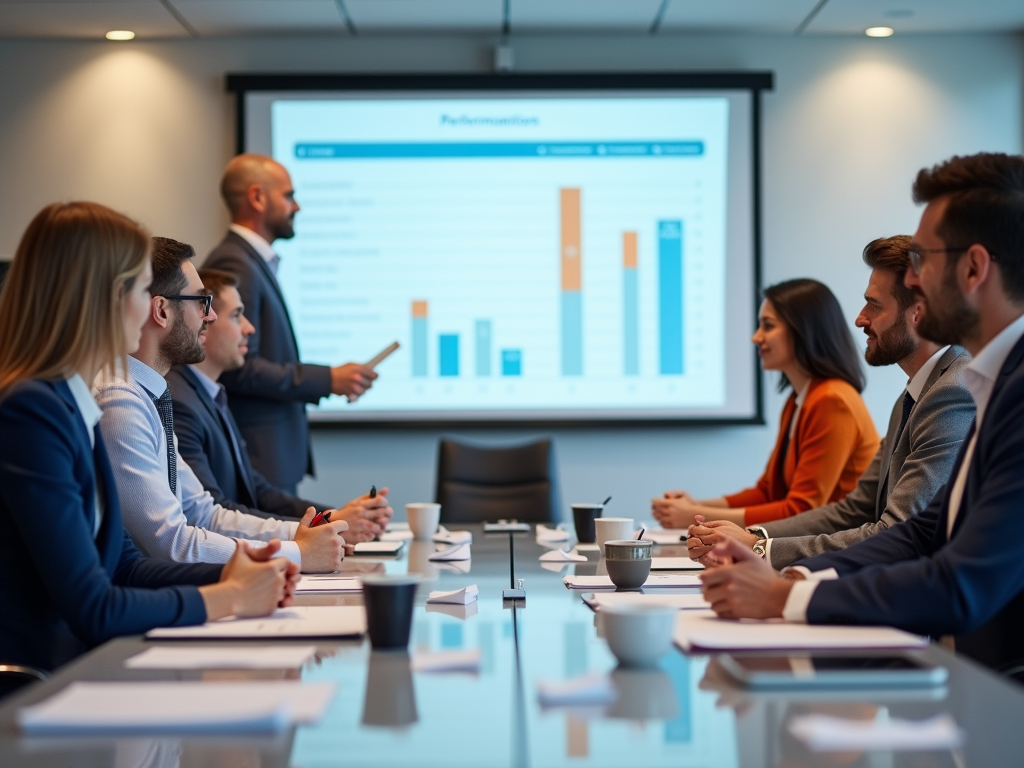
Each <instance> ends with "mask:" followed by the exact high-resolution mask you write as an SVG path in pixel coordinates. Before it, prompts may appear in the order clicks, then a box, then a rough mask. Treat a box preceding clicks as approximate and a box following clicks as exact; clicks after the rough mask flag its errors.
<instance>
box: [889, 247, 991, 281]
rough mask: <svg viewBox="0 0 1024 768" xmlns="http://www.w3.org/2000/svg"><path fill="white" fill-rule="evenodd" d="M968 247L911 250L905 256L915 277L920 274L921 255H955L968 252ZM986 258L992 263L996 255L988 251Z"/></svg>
mask: <svg viewBox="0 0 1024 768" xmlns="http://www.w3.org/2000/svg"><path fill="white" fill-rule="evenodd" d="M970 248H971V246H969V245H960V246H957V247H955V248H911V249H910V250H908V251H907V256H908V257H909V258H910V268H911V269H912V270H914V274H915V275H919V274H921V262H922V261H923V259H922V258H921V254H922V253H957V252H958V251H959V252H963V251H967V250H970ZM988 257H989V258H990V259H992V261H995V260H996V255H995V254H994V253H992V252H991V251H989V253H988Z"/></svg>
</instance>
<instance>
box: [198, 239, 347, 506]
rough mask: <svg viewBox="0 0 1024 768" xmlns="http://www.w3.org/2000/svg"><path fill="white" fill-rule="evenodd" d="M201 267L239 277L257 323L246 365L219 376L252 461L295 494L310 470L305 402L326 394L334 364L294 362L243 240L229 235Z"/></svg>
mask: <svg viewBox="0 0 1024 768" xmlns="http://www.w3.org/2000/svg"><path fill="white" fill-rule="evenodd" d="M203 266H204V267H210V268H212V269H222V270H224V271H226V272H230V273H232V274H233V275H235V276H236V277H237V278H238V280H239V283H240V285H239V286H238V292H239V293H240V294H241V296H242V301H243V302H244V303H245V316H246V317H247V318H249V320H250V322H252V324H253V325H254V326H256V333H254V334H253V335H252V336H251V337H250V339H249V354H248V355H247V356H246V358H245V365H243V366H242V367H241V368H240V369H239V370H237V371H229V372H227V373H224V374H223V375H222V376H221V377H220V381H221V383H222V384H223V385H224V387H225V389H227V391H228V394H230V395H231V397H230V398H229V401H228V402H229V403H230V408H231V413H232V415H234V417H235V421H237V422H238V426H239V429H241V430H242V435H243V436H244V437H245V441H246V443H248V445H249V458H250V459H251V460H252V463H253V466H254V467H256V469H257V470H258V471H259V472H260V474H262V475H263V476H264V477H266V478H267V479H268V480H269V481H270V482H271V483H272V484H273V485H276V486H278V487H279V488H285V489H287V490H289V491H292V492H294V489H295V486H296V485H297V484H298V482H299V481H300V480H301V479H302V477H303V475H305V474H306V473H307V472H308V473H309V474H313V456H312V452H311V451H310V444H309V423H308V422H307V421H306V403H316V402H318V401H319V400H320V398H322V397H327V396H328V395H329V394H330V393H331V369H330V368H328V367H327V366H324V365H306V364H304V363H301V362H300V361H299V347H298V344H297V343H296V341H295V334H294V333H293V331H292V321H291V318H290V317H289V316H288V308H287V307H286V306H285V303H284V296H283V295H282V294H281V289H280V287H279V286H278V284H277V279H276V278H275V277H274V274H273V273H272V272H271V271H270V267H269V266H267V263H266V262H265V261H264V260H263V257H261V256H260V255H259V254H258V253H256V251H255V250H253V248H252V246H250V245H249V243H247V242H246V241H245V239H244V238H242V237H239V236H238V235H236V234H235V233H234V232H228V234H227V236H226V237H225V238H224V239H223V240H222V241H221V243H220V245H218V246H217V247H216V248H214V249H213V251H212V252H211V253H210V255H209V257H207V259H206V261H205V262H204V263H203Z"/></svg>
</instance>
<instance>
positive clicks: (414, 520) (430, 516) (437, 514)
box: [405, 502, 441, 541]
mask: <svg viewBox="0 0 1024 768" xmlns="http://www.w3.org/2000/svg"><path fill="white" fill-rule="evenodd" d="M405 519H406V520H408V521H409V530H410V531H412V537H413V538H414V539H416V540H417V541H430V539H431V538H432V537H433V535H434V534H435V533H437V526H438V524H440V522H441V505H440V504H431V503H428V502H417V503H415V504H406V505H405Z"/></svg>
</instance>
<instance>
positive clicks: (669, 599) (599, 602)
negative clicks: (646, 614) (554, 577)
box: [583, 592, 711, 611]
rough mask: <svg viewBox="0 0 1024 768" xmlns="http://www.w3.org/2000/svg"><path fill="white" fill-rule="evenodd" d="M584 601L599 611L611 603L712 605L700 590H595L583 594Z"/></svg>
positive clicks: (687, 607)
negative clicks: (672, 591) (658, 592)
mask: <svg viewBox="0 0 1024 768" xmlns="http://www.w3.org/2000/svg"><path fill="white" fill-rule="evenodd" d="M583 602H585V603H586V604H587V605H589V606H590V607H591V608H593V609H594V610H597V611H599V610H601V609H602V608H604V607H605V606H609V605H669V606H672V607H673V608H679V609H680V610H683V609H685V610H706V609H708V608H710V607H711V605H710V604H709V603H708V601H707V600H705V599H704V595H702V594H701V593H700V592H688V593H684V594H679V593H675V594H668V595H666V594H657V593H656V592H655V593H650V592H647V593H645V592H595V593H594V594H592V595H583Z"/></svg>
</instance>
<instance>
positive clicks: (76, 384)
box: [67, 373, 107, 539]
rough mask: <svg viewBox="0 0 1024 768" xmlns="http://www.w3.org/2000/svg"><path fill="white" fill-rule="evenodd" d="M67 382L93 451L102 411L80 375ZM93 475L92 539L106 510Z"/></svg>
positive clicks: (96, 473) (97, 479)
mask: <svg viewBox="0 0 1024 768" xmlns="http://www.w3.org/2000/svg"><path fill="white" fill-rule="evenodd" d="M67 382H68V388H69V389H70V390H71V397H73V398H74V399H75V405H77V406H78V414H79V416H81V417H82V422H83V423H84V424H85V431H86V432H88V433H89V445H91V446H92V447H93V449H95V448H96V425H97V424H99V423H100V417H102V416H103V411H102V410H101V409H100V406H99V404H98V403H97V402H96V398H95V397H93V396H92V392H90V391H89V385H88V384H86V383H85V379H83V378H82V376H81V374H78V373H76V374H75V375H74V376H72V377H71V378H69V379H68V380H67ZM95 475H96V493H95V497H94V499H93V503H94V504H95V506H96V522H95V523H94V524H93V529H92V537H93V538H94V539H95V538H96V537H97V536H98V535H99V532H100V526H101V525H102V524H103V513H104V512H105V511H106V508H107V504H106V500H105V499H104V498H103V494H101V493H100V482H99V471H98V470H97V471H96V472H95Z"/></svg>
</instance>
